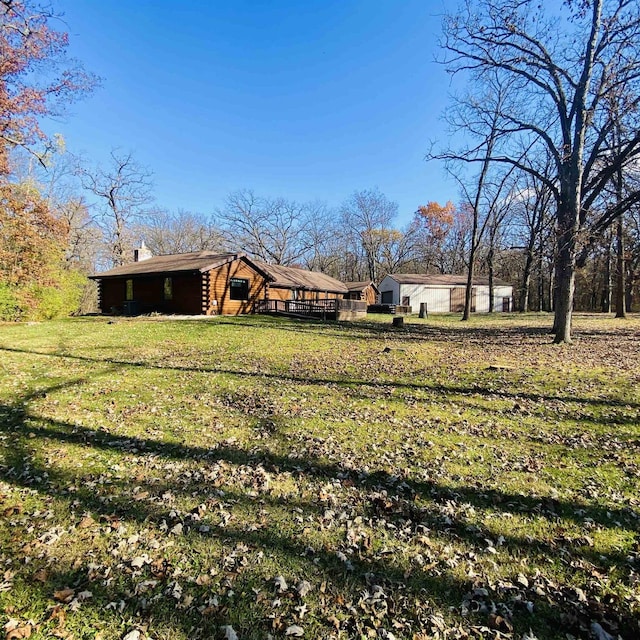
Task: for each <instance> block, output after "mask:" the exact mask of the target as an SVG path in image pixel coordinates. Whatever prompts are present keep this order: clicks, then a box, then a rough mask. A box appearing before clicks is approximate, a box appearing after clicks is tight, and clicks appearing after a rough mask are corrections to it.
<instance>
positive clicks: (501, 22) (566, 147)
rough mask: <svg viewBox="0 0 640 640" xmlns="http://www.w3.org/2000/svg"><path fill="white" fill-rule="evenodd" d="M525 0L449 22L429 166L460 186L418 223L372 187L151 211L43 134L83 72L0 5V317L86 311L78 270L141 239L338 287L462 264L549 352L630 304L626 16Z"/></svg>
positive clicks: (637, 99)
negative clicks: (444, 108) (329, 199)
mask: <svg viewBox="0 0 640 640" xmlns="http://www.w3.org/2000/svg"><path fill="white" fill-rule="evenodd" d="M534 4H535V3H534ZM532 6H533V5H532V3H531V2H529V0H522V1H518V2H512V1H511V0H477V1H475V2H470V3H467V4H466V5H465V8H464V10H462V11H461V12H458V13H455V14H451V15H450V16H448V17H446V18H445V21H444V37H443V41H442V51H443V63H444V64H445V65H446V66H447V69H449V70H450V71H451V72H452V73H454V74H462V75H463V76H464V77H465V78H466V79H467V91H466V92H465V93H463V94H461V95H459V96H457V97H456V99H455V100H454V102H453V104H452V106H451V108H450V109H449V111H448V116H447V117H448V120H449V123H450V126H451V129H452V132H456V131H463V132H464V133H465V139H466V140H467V141H468V143H467V146H466V147H462V148H455V147H453V146H452V147H446V148H439V149H434V150H433V151H432V152H430V153H429V154H428V158H429V159H432V160H438V161H441V162H443V164H444V166H445V167H446V170H447V171H448V172H449V173H450V174H451V175H452V176H453V177H454V178H455V179H456V180H457V181H458V187H459V190H458V191H459V193H458V196H457V198H456V201H455V202H453V201H450V202H446V203H438V202H435V201H429V199H428V185H425V201H424V202H422V203H416V206H415V211H412V212H399V210H398V205H397V204H396V203H395V202H393V201H391V200H389V199H388V198H387V197H386V195H385V194H383V193H381V192H380V191H379V190H378V189H377V188H369V189H360V190H354V191H353V193H352V194H351V195H349V196H348V197H346V198H345V200H344V202H342V203H341V204H340V205H338V206H330V205H329V204H327V203H326V202H322V201H319V200H309V201H307V202H299V201H296V200H293V199H290V198H287V197H286V194H285V195H283V196H281V197H280V196H279V197H274V196H273V195H267V194H258V193H256V192H254V191H252V190H251V189H241V190H237V191H234V192H231V193H229V194H227V196H226V198H225V199H224V201H223V202H221V203H219V204H218V206H217V207H215V203H212V211H210V212H207V213H202V212H192V211H188V210H178V211H170V210H167V209H165V208H163V207H162V206H159V205H158V204H157V203H156V202H155V200H154V198H153V181H152V173H151V171H150V170H149V169H147V168H146V167H143V166H141V165H140V164H139V163H138V162H137V160H136V159H135V157H134V156H133V155H132V154H131V153H130V152H128V151H125V150H122V149H118V148H114V149H113V150H112V151H111V153H110V156H109V157H108V159H107V161H106V163H103V164H96V163H95V162H92V161H91V160H90V159H86V158H82V157H78V156H76V155H74V154H72V153H70V152H69V151H67V150H66V148H65V143H64V140H62V139H61V138H60V137H55V136H54V137H53V138H48V137H47V136H45V134H44V133H43V132H42V131H41V129H40V119H41V117H42V116H44V115H50V114H55V113H58V110H59V108H60V104H61V103H62V102H64V101H67V102H68V100H69V99H71V98H73V97H76V98H77V97H81V96H82V94H84V93H86V92H87V91H90V90H91V89H92V87H93V86H94V85H95V83H96V80H95V79H94V78H92V77H91V76H90V74H87V73H86V72H84V71H83V70H82V69H80V68H77V67H72V68H71V67H69V66H65V64H64V56H63V54H64V50H65V47H66V42H67V41H66V34H65V33H63V32H59V31H56V30H55V29H54V28H53V27H52V26H51V24H52V23H51V17H52V16H51V15H50V14H48V13H47V12H46V11H44V10H42V9H38V10H35V9H36V8H35V7H34V6H32V4H31V3H30V2H27V1H22V2H20V1H18V0H12V1H9V0H0V17H1V22H0V45H1V46H2V50H3V52H7V55H3V58H2V60H0V317H1V318H3V319H24V318H39V317H53V316H55V315H59V314H68V313H71V312H75V311H88V310H92V309H93V308H95V291H94V290H93V288H92V284H91V283H90V282H89V281H88V280H87V279H86V276H87V275H88V274H90V273H93V272H96V271H100V270H103V269H107V268H110V267H113V266H117V265H121V264H124V263H126V262H128V261H129V260H130V259H131V257H132V254H133V248H134V247H135V246H137V245H139V243H140V242H141V241H144V242H145V243H146V245H147V246H148V247H149V248H150V249H151V251H152V252H153V253H154V254H156V255H160V254H170V253H183V252H189V251H201V250H209V251H242V252H245V253H247V254H248V255H249V256H251V257H254V258H256V259H259V260H262V261H265V262H268V263H273V264H283V265H289V266H299V267H302V268H306V269H312V270H317V271H322V272H324V273H327V274H329V275H331V276H333V277H336V278H338V279H340V280H343V281H368V280H373V281H374V282H376V283H379V282H380V281H381V280H382V279H383V278H384V276H385V275H386V274H388V273H394V272H395V273H402V272H404V273H456V274H460V273H465V274H467V276H468V289H469V292H470V288H471V286H472V283H473V278H474V276H476V275H483V276H488V277H489V283H490V286H493V283H494V282H496V281H497V280H506V281H508V282H510V283H512V284H513V285H514V287H515V291H516V299H515V304H516V308H517V309H519V310H522V311H529V310H533V311H555V318H556V325H555V327H554V329H555V334H556V341H558V342H561V341H569V340H570V337H571V334H570V329H571V317H570V316H571V310H572V309H578V310H589V311H603V312H610V311H612V310H615V311H616V313H617V315H619V316H623V315H624V314H625V313H626V312H627V311H629V310H632V309H637V308H638V306H639V296H640V204H639V203H640V173H639V171H638V154H639V153H640V133H639V132H640V126H639V125H640V123H639V122H638V113H639V107H640V91H639V88H638V79H639V78H640V73H639V72H640V57H639V56H638V47H639V44H638V43H640V33H638V32H639V31H640V15H639V10H638V7H637V6H636V3H632V2H628V1H626V0H590V1H585V2H572V1H569V2H566V3H565V5H564V6H563V7H562V8H558V9H557V13H558V14H559V16H560V17H559V16H558V15H555V16H549V17H547V18H545V16H544V12H542V13H541V12H540V11H538V10H536V11H533V10H532V9H531V7H532ZM560 18H561V19H560ZM56 24H58V23H56ZM33 34H36V35H35V36H34V35H33ZM568 43H569V44H568ZM43 79H44V80H43ZM400 220H404V221H405V222H404V223H403V224H401V223H400V222H399V221H400ZM567 296H568V298H567ZM492 297H493V296H491V298H492ZM468 299H469V301H470V295H468ZM567 299H568V300H569V302H568V303H567ZM468 311H469V305H466V309H465V317H466V316H468Z"/></svg>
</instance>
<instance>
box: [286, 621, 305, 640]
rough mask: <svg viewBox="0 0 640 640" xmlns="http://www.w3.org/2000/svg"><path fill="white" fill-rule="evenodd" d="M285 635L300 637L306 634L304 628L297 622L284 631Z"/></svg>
mask: <svg viewBox="0 0 640 640" xmlns="http://www.w3.org/2000/svg"><path fill="white" fill-rule="evenodd" d="M284 635H285V636H294V637H295V638H300V637H302V636H303V635H304V629H303V628H302V627H299V626H298V625H297V624H292V625H291V626H290V627H287V630H286V631H285V632H284Z"/></svg>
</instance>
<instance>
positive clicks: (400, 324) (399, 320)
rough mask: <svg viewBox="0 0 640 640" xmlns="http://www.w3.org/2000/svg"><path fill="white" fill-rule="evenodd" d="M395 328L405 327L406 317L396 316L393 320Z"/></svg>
mask: <svg viewBox="0 0 640 640" xmlns="http://www.w3.org/2000/svg"><path fill="white" fill-rule="evenodd" d="M393 326H394V327H404V317H403V316H396V317H395V318H394V319H393Z"/></svg>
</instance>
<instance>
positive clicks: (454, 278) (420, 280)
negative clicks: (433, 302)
mask: <svg viewBox="0 0 640 640" xmlns="http://www.w3.org/2000/svg"><path fill="white" fill-rule="evenodd" d="M389 277H390V278H393V279H394V280H395V281H396V282H397V283H398V284H426V285H432V286H449V287H464V286H465V285H466V284H467V276H466V275H450V274H435V275H433V274H431V275H429V274H424V273H390V274H389ZM473 284H474V285H480V286H487V285H488V284H489V278H488V277H487V276H476V277H475V278H474V279H473ZM493 284H494V285H495V286H496V287H510V286H511V285H510V284H509V283H508V282H505V281H504V280H498V279H497V278H494V279H493Z"/></svg>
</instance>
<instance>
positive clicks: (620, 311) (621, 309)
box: [616, 216, 627, 318]
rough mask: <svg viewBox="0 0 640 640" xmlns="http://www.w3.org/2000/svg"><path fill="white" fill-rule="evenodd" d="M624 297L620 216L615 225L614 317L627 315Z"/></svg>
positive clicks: (621, 218)
mask: <svg viewBox="0 0 640 640" xmlns="http://www.w3.org/2000/svg"><path fill="white" fill-rule="evenodd" d="M625 298H626V286H625V261H624V220H623V217H622V216H620V217H619V218H618V224H617V227H616V318H626V317H627V312H626V304H625V303H626V300H625Z"/></svg>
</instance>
